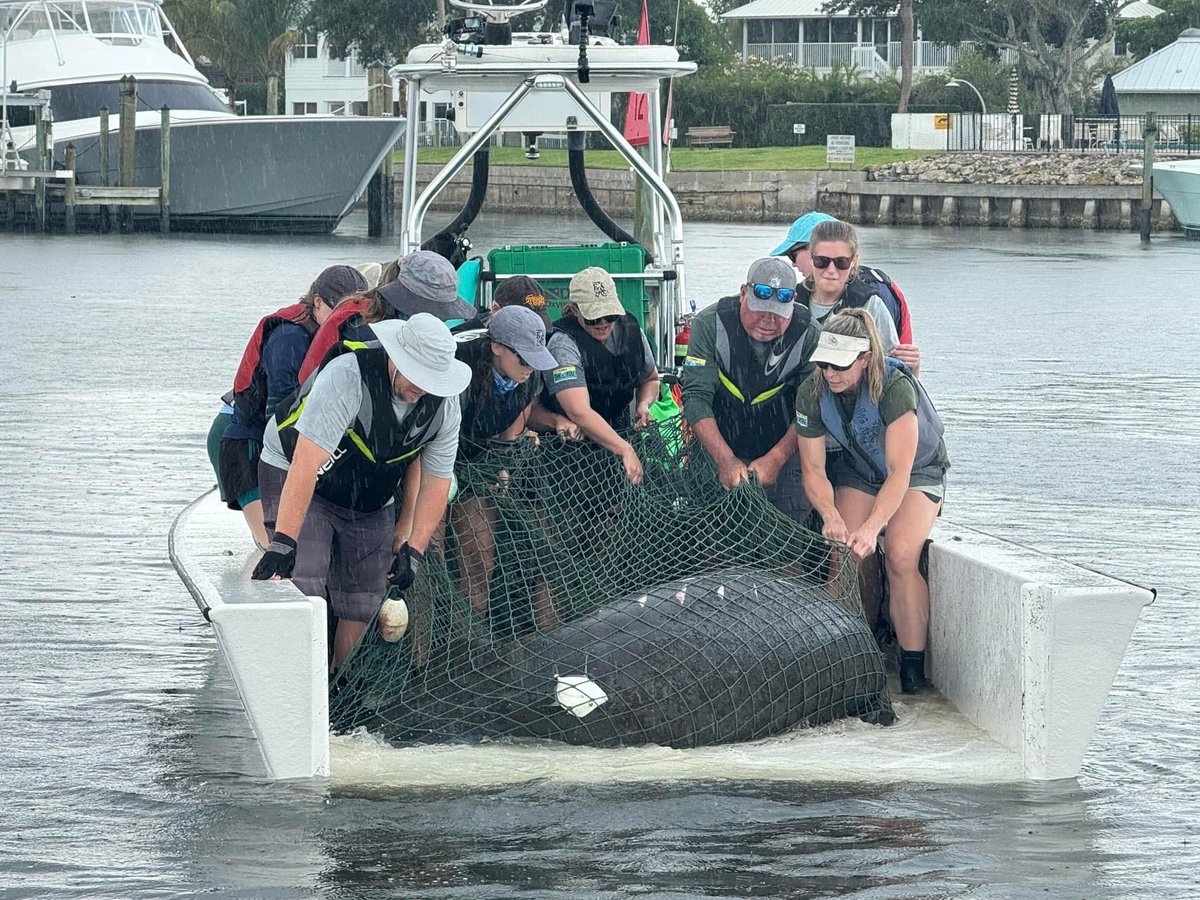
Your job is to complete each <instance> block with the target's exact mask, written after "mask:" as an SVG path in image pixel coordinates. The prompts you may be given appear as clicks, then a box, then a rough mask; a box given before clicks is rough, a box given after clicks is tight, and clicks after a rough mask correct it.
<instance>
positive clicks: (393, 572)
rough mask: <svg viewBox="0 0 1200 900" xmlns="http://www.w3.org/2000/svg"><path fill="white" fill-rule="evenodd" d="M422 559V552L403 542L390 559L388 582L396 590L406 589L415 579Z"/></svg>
mask: <svg viewBox="0 0 1200 900" xmlns="http://www.w3.org/2000/svg"><path fill="white" fill-rule="evenodd" d="M424 560H425V554H424V553H422V552H421V551H420V550H417V549H415V548H413V547H411V546H410V545H408V544H407V543H406V544H404V545H403V546H402V547H401V548H400V552H399V553H397V554H396V558H395V559H394V560H392V567H391V568H390V569H388V583H389V584H390V585H391V586H392V587H394V588H395V589H396V590H399V591H406V590H408V589H409V588H410V587H412V584H413V582H414V581H416V580H417V573H418V572H420V571H421V563H422V562H424Z"/></svg>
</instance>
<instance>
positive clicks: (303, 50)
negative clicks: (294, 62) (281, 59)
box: [292, 31, 317, 59]
mask: <svg viewBox="0 0 1200 900" xmlns="http://www.w3.org/2000/svg"><path fill="white" fill-rule="evenodd" d="M316 58H317V33H316V32H315V31H306V32H304V33H302V34H301V35H300V40H299V41H298V42H297V43H295V44H293V45H292V59H316Z"/></svg>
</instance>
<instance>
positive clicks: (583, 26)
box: [575, 3, 596, 84]
mask: <svg viewBox="0 0 1200 900" xmlns="http://www.w3.org/2000/svg"><path fill="white" fill-rule="evenodd" d="M575 12H577V13H579V71H578V73H577V74H578V76H579V83H580V84H587V83H588V82H589V81H591V80H592V75H591V70H590V67H589V66H588V55H587V44H588V19H590V18H591V17H592V15H593V14H594V13H595V12H596V7H595V6H593V5H592V4H591V3H576V4H575Z"/></svg>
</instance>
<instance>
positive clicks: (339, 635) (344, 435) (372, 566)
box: [252, 313, 471, 668]
mask: <svg viewBox="0 0 1200 900" xmlns="http://www.w3.org/2000/svg"><path fill="white" fill-rule="evenodd" d="M372 332H373V334H374V336H375V340H374V341H371V342H369V343H366V344H355V343H349V344H348V343H346V342H343V343H342V344H339V345H338V346H337V348H335V349H336V352H331V355H330V356H329V357H328V358H327V359H326V361H325V363H324V364H323V365H322V366H321V368H320V369H319V370H318V372H317V374H316V377H314V378H311V379H309V380H308V381H306V382H305V383H304V384H303V385H302V386H301V387H300V389H299V390H297V391H296V392H295V393H293V394H292V396H290V397H288V398H287V399H286V400H284V401H283V402H282V403H281V404H279V407H278V408H277V410H276V413H275V416H274V417H273V418H272V419H271V421H270V422H269V423H268V424H267V429H266V432H265V434H264V442H263V454H262V459H261V461H260V465H259V480H260V483H261V484H262V488H263V511H264V514H265V516H266V517H267V519H268V521H269V522H273V525H274V529H275V531H274V536H273V537H272V539H271V543H270V545H269V546H268V547H267V551H266V553H264V554H263V557H262V559H261V560H260V561H259V563H258V565H257V566H256V567H255V569H254V573H253V576H252V577H253V578H255V579H266V578H272V577H283V578H287V577H291V578H292V579H293V580H294V581H295V582H296V585H297V586H298V587H299V588H300V589H301V590H302V591H303V592H304V593H305V594H307V595H309V596H317V597H320V596H323V595H325V594H326V593H327V594H328V596H329V600H330V605H331V607H332V609H333V612H334V614H335V615H336V616H337V617H338V619H339V622H338V628H337V632H336V633H335V636H334V647H333V666H334V668H337V667H338V666H340V665H341V663H342V661H343V660H344V659H345V658H346V655H347V654H348V653H349V652H350V650H351V649H352V648H353V647H354V644H355V643H356V642H357V641H358V638H359V637H360V636H361V635H362V632H363V629H364V628H365V627H366V623H367V621H368V620H370V618H371V616H373V615H374V613H375V610H376V609H377V608H378V606H379V603H380V602H381V601H382V600H383V597H384V594H385V593H386V592H387V590H388V585H389V582H390V583H391V585H392V586H393V587H397V588H399V589H401V590H404V589H407V588H409V587H411V585H412V583H413V581H414V580H415V578H416V576H417V574H418V572H419V570H420V566H421V562H422V560H423V555H424V551H425V549H426V547H427V546H428V544H429V541H430V538H431V537H432V535H433V533H434V530H435V529H436V528H437V524H438V522H439V521H440V519H441V516H442V512H443V511H444V510H445V508H446V501H447V497H448V496H449V492H450V478H451V475H452V474H453V471H454V457H455V453H456V450H457V447H458V431H459V423H460V420H461V413H460V409H459V401H458V395H459V394H461V393H462V391H463V390H464V389H465V388H466V387H467V385H468V384H469V383H470V380H471V370H470V367H468V366H466V365H465V364H463V363H461V362H459V361H458V360H457V359H455V356H454V351H455V342H454V338H453V336H452V335H451V334H450V330H449V329H448V328H447V327H446V326H445V324H444V323H443V322H441V321H439V320H438V319H437V318H436V317H434V316H432V315H429V314H428V313H418V314H417V315H415V316H413V317H412V318H411V319H409V320H407V321H403V322H402V321H398V320H392V321H388V322H379V323H377V324H375V325H374V326H372ZM418 458H419V459H420V462H421V467H420V478H419V480H418V481H417V483H416V484H415V485H413V484H411V482H410V481H409V480H408V479H405V475H406V471H407V470H408V469H409V468H410V466H411V463H413V462H414V461H415V460H416V459H418ZM402 482H403V483H404V490H403V491H402V492H401V493H400V496H401V499H402V503H401V509H400V512H399V514H398V515H397V514H396V513H395V511H394V509H393V505H392V503H393V497H395V496H396V495H397V492H398V491H399V489H400V486H401V483H402Z"/></svg>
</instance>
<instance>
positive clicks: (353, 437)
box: [346, 428, 375, 462]
mask: <svg viewBox="0 0 1200 900" xmlns="http://www.w3.org/2000/svg"><path fill="white" fill-rule="evenodd" d="M346 437H348V438H350V440H352V441H354V446H355V447H357V448H358V449H359V450H361V451H362V455H363V456H365V457H366V458H367V459H369V460H370V461H371V462H375V454H374V453H372V452H371V451H370V450H369V449H368V448H367V445H366V444H365V443H363V439H362V438H360V437H359V436H358V435H357V434H355V432H354V429H353V428H347V429H346Z"/></svg>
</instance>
